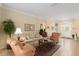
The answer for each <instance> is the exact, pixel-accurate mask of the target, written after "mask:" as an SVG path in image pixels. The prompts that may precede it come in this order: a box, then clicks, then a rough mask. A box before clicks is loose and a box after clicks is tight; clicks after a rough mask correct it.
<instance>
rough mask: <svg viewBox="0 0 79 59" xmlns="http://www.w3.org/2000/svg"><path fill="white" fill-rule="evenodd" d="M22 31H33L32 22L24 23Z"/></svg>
mask: <svg viewBox="0 0 79 59" xmlns="http://www.w3.org/2000/svg"><path fill="white" fill-rule="evenodd" d="M24 31H35V25H34V24H24Z"/></svg>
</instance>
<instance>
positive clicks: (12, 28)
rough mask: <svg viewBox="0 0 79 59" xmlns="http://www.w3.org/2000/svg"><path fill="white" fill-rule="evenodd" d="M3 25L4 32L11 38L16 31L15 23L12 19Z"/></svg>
mask: <svg viewBox="0 0 79 59" xmlns="http://www.w3.org/2000/svg"><path fill="white" fill-rule="evenodd" d="M2 25H3V30H4V32H5V33H6V34H8V35H9V37H11V34H12V33H14V31H15V25H14V22H13V21H12V20H11V19H7V20H5V21H3V22H2Z"/></svg>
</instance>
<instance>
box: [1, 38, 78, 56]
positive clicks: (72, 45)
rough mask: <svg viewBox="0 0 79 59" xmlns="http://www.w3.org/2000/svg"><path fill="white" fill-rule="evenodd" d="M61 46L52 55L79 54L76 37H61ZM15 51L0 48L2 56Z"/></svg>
mask: <svg viewBox="0 0 79 59" xmlns="http://www.w3.org/2000/svg"><path fill="white" fill-rule="evenodd" d="M59 44H60V45H61V47H60V48H59V49H58V50H57V51H56V52H55V53H54V54H53V55H52V56H79V41H76V40H74V39H62V38H61V39H60V41H59ZM13 55H14V54H13V52H12V51H11V50H7V49H0V56H13Z"/></svg>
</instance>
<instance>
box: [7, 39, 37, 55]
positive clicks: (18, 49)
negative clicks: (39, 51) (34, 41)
mask: <svg viewBox="0 0 79 59" xmlns="http://www.w3.org/2000/svg"><path fill="white" fill-rule="evenodd" d="M7 44H9V45H10V46H11V48H12V50H13V52H14V55H16V56H33V55H35V50H36V49H35V48H34V47H33V46H32V45H30V44H28V43H24V42H20V41H18V40H15V39H8V40H7Z"/></svg>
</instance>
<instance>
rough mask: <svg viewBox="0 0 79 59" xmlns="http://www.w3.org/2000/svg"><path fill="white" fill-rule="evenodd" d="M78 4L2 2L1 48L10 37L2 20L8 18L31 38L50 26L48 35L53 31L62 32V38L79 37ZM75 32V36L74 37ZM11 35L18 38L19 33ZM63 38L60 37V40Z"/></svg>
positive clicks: (0, 17) (0, 9) (0, 18)
mask: <svg viewBox="0 0 79 59" xmlns="http://www.w3.org/2000/svg"><path fill="white" fill-rule="evenodd" d="M72 6H73V7H72ZM78 6H79V4H64V3H63V4H61V3H45V4H44V3H34V4H33V3H19V4H18V3H1V4H0V49H2V48H5V47H6V45H7V43H6V41H7V39H6V38H8V37H9V36H8V35H7V34H6V33H5V32H4V30H3V26H2V22H3V21H5V20H7V19H11V20H12V21H13V22H14V24H15V26H16V29H17V28H20V30H21V32H22V34H23V35H24V36H26V35H28V36H31V39H33V38H34V37H36V36H37V37H38V36H39V35H38V34H39V30H40V28H44V29H45V28H48V31H47V30H46V31H47V34H48V36H51V35H52V33H53V32H58V33H61V35H60V37H61V38H63V39H62V40H64V38H66V39H69V40H70V39H74V40H76V39H78V38H76V37H77V36H79V35H78V34H79V28H78V25H79V18H78V10H79V8H78ZM58 9H59V10H58ZM71 10H72V11H71ZM49 11H50V12H49ZM73 16H74V17H73ZM29 27H30V29H29ZM31 27H32V28H31ZM73 34H74V38H73V37H72V35H73ZM11 37H12V38H13V37H14V38H15V37H16V38H17V35H16V34H14V33H12V34H11ZM40 38H41V37H40ZM62 40H61V39H60V40H59V41H62ZM60 44H61V42H60ZM69 44H70V42H69ZM35 45H36V44H35ZM3 54H6V53H3ZM52 55H53V54H52ZM73 55H74V54H73Z"/></svg>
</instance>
